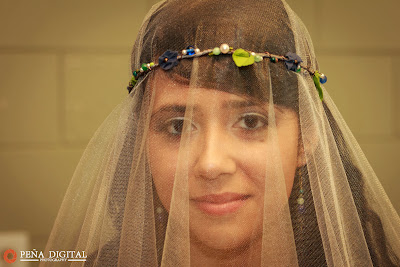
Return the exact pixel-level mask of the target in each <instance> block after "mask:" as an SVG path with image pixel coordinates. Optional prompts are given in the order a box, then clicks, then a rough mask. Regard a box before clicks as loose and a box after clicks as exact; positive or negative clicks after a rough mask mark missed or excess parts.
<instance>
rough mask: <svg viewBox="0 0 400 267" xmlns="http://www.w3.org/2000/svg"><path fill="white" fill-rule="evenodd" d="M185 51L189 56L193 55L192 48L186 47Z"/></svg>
mask: <svg viewBox="0 0 400 267" xmlns="http://www.w3.org/2000/svg"><path fill="white" fill-rule="evenodd" d="M186 53H187V54H188V55H189V56H191V55H194V49H186Z"/></svg>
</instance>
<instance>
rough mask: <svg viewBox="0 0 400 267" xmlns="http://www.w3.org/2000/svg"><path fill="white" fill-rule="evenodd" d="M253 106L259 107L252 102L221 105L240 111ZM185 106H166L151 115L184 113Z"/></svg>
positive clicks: (229, 102)
mask: <svg viewBox="0 0 400 267" xmlns="http://www.w3.org/2000/svg"><path fill="white" fill-rule="evenodd" d="M253 106H260V104H257V103H256V102H254V101H251V100H230V101H224V103H223V104H222V108H233V109H240V108H245V107H253ZM186 108H187V106H186V105H181V104H167V105H164V106H162V107H160V108H159V109H158V110H157V111H156V112H154V113H153V114H152V116H154V115H156V114H159V113H162V112H175V113H185V111H186ZM197 109H198V107H196V106H194V107H193V110H194V111H196V110H197Z"/></svg>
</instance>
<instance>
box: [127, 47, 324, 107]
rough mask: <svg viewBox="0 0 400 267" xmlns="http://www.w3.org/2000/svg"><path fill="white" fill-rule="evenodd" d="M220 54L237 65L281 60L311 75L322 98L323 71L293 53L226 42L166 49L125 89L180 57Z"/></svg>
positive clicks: (145, 65) (134, 73) (172, 65)
mask: <svg viewBox="0 0 400 267" xmlns="http://www.w3.org/2000/svg"><path fill="white" fill-rule="evenodd" d="M221 54H223V55H224V54H225V55H232V58H233V61H234V62H235V64H236V66H238V67H245V66H250V65H252V64H254V63H258V62H261V61H263V59H265V58H267V59H269V60H270V61H271V62H273V63H277V62H283V63H284V64H285V67H286V68H287V69H288V70H290V71H294V72H297V73H299V72H301V70H304V71H306V72H308V73H309V74H310V75H311V76H312V77H313V81H314V84H315V87H316V88H317V90H318V94H319V97H320V99H321V100H323V92H322V88H321V84H324V83H326V81H327V80H328V78H327V77H326V76H325V75H324V74H323V73H320V72H318V71H317V70H312V69H311V68H309V67H307V66H304V65H302V64H301V62H303V60H302V59H301V58H300V57H299V56H298V55H296V54H295V53H291V52H288V53H287V54H286V55H285V56H279V55H274V54H271V53H269V52H262V53H256V52H251V51H247V50H244V49H241V48H239V49H233V47H231V46H229V45H228V44H221V45H220V46H219V47H215V48H213V49H207V50H204V51H201V50H200V49H199V48H195V47H194V46H193V45H190V46H188V47H187V48H186V49H184V50H182V52H181V54H180V55H179V53H178V52H177V51H170V50H168V51H166V52H165V53H164V54H162V55H161V56H160V57H159V58H158V63H154V62H150V63H143V64H142V65H141V67H140V68H139V69H137V70H135V71H133V73H132V74H133V76H132V79H131V80H130V82H129V86H128V87H127V89H128V91H129V92H131V91H132V89H133V87H134V86H135V84H136V83H137V81H138V79H139V78H140V77H141V76H143V75H144V74H145V73H147V72H149V71H151V70H153V69H156V68H158V67H161V68H162V69H163V70H170V69H172V68H173V67H175V66H177V65H178V62H179V61H180V60H182V59H191V58H196V57H202V56H206V55H208V56H219V55H221Z"/></svg>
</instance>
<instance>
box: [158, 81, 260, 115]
mask: <svg viewBox="0 0 400 267" xmlns="http://www.w3.org/2000/svg"><path fill="white" fill-rule="evenodd" d="M150 84H151V90H152V93H153V94H154V104H153V109H157V108H159V107H160V106H163V105H166V104H179V105H191V106H192V105H193V106H197V105H207V106H209V107H210V106H212V105H224V106H228V105H229V103H234V102H238V103H239V102H246V103H248V104H247V105H256V102H257V101H256V100H255V99H251V98H250V97H245V96H239V95H236V94H232V93H228V92H225V91H221V90H216V89H210V88H204V87H195V86H189V85H186V84H184V83H180V82H177V81H174V80H171V79H169V78H167V77H165V76H163V75H160V76H158V75H156V77H155V79H153V81H152V82H151V83H150ZM258 105H261V103H258ZM263 105H265V103H264V104H263Z"/></svg>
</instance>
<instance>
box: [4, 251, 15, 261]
mask: <svg viewBox="0 0 400 267" xmlns="http://www.w3.org/2000/svg"><path fill="white" fill-rule="evenodd" d="M9 254H12V258H11V259H9V258H8V255H9ZM4 260H5V261H6V262H8V263H13V262H14V261H16V260H17V253H16V252H15V251H14V250H12V249H9V250H6V252H4Z"/></svg>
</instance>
